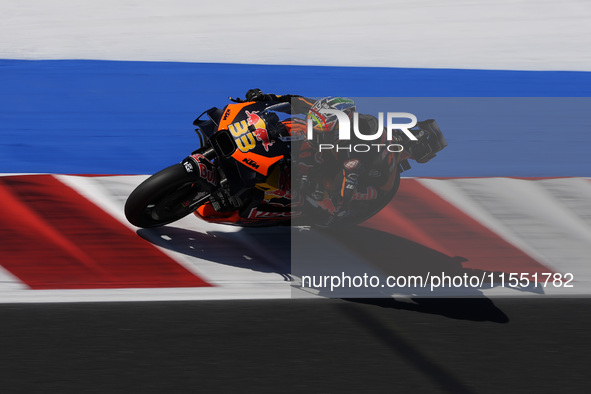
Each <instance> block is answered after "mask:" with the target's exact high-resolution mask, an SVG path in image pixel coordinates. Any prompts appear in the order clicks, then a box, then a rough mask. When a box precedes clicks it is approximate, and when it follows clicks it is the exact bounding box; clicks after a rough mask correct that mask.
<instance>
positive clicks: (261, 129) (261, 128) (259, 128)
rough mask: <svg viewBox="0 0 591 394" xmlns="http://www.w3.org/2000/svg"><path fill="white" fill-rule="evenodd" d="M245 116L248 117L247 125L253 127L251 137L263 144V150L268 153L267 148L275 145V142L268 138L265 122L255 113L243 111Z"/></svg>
mask: <svg viewBox="0 0 591 394" xmlns="http://www.w3.org/2000/svg"><path fill="white" fill-rule="evenodd" d="M245 112H246V116H247V117H248V119H247V122H248V124H249V125H253V126H254V127H255V130H254V131H253V132H252V135H254V136H255V138H256V139H257V141H260V142H262V143H263V148H265V150H266V151H267V152H268V151H269V147H270V146H271V145H273V144H274V143H275V141H271V139H270V138H269V132H268V131H267V126H266V125H265V121H264V120H262V119H261V117H260V116H258V115H257V111H253V112H249V111H245Z"/></svg>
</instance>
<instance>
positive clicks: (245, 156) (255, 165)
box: [232, 149, 283, 175]
mask: <svg viewBox="0 0 591 394" xmlns="http://www.w3.org/2000/svg"><path fill="white" fill-rule="evenodd" d="M232 157H233V158H234V159H235V160H237V161H239V162H240V163H242V164H244V165H245V166H247V167H248V168H251V169H253V170H255V171H256V172H258V173H259V174H263V175H267V174H268V173H269V168H270V167H271V166H272V165H273V164H275V163H277V162H278V161H279V160H281V159H282V158H283V155H280V156H275V157H266V156H263V155H257V154H256V153H253V152H248V153H244V152H241V151H239V150H238V149H236V151H234V153H232Z"/></svg>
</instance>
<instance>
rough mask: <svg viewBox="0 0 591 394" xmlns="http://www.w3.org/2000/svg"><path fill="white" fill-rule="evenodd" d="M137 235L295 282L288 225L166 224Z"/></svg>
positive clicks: (190, 252) (199, 255) (238, 266)
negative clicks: (213, 227)
mask: <svg viewBox="0 0 591 394" xmlns="http://www.w3.org/2000/svg"><path fill="white" fill-rule="evenodd" d="M137 234H138V235H139V236H140V237H142V238H144V239H145V240H147V241H149V242H151V243H152V244H154V245H157V246H160V247H163V248H165V249H169V250H172V251H174V252H178V253H182V254H185V255H187V256H190V257H192V258H197V259H201V260H206V261H210V262H214V263H218V264H223V265H226V266H231V267H236V268H241V269H247V270H251V271H258V272H262V273H276V274H279V275H281V276H283V278H284V280H285V281H292V278H291V270H290V268H291V266H290V230H289V228H288V227H266V228H241V229H239V230H238V231H232V232H221V231H207V232H199V231H195V230H191V229H184V228H180V227H174V226H163V227H158V228H151V229H140V230H138V231H137Z"/></svg>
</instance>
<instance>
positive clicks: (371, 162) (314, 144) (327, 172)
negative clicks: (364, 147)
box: [246, 89, 445, 225]
mask: <svg viewBox="0 0 591 394" xmlns="http://www.w3.org/2000/svg"><path fill="white" fill-rule="evenodd" d="M246 101H268V102H277V103H280V102H283V103H289V104H290V106H289V108H290V110H291V114H292V115H295V114H305V115H306V121H302V120H301V119H299V118H295V117H292V118H289V119H288V120H286V121H283V122H281V123H282V125H283V126H284V127H285V129H286V132H287V133H288V134H289V135H290V136H293V135H300V136H303V135H306V131H307V129H306V127H307V120H308V119H310V120H311V121H312V122H311V124H312V125H313V129H314V132H313V139H311V140H305V141H302V142H301V143H300V144H299V145H297V146H294V144H293V143H292V160H293V163H294V164H292V172H295V173H293V174H292V180H293V181H294V185H293V190H294V194H297V193H298V192H299V194H301V195H303V196H304V198H306V199H308V202H310V203H311V204H312V205H313V206H317V207H320V208H322V209H324V210H325V211H327V212H328V213H329V216H328V218H327V223H326V224H327V225H329V224H330V223H331V222H332V221H334V220H335V219H336V218H342V217H346V216H348V215H350V214H351V211H350V205H351V202H352V201H353V200H358V199H364V200H366V201H371V200H374V199H376V198H377V197H378V194H379V193H380V188H381V189H382V190H387V189H388V188H390V187H392V183H393V178H394V177H395V176H396V175H398V176H399V173H398V174H395V172H396V171H402V169H408V168H410V166H409V165H408V160H409V159H412V160H415V161H417V162H419V163H425V162H427V161H429V160H430V159H431V158H433V157H434V156H435V153H436V152H438V151H439V150H441V149H443V147H444V144H443V143H444V142H445V141H444V140H443V143H442V141H441V138H439V137H442V136H437V135H429V134H428V133H425V132H424V131H423V130H419V131H417V133H416V134H417V135H416V136H417V137H418V138H417V141H412V140H410V139H409V138H408V137H406V136H405V135H404V134H403V133H402V132H401V131H400V130H395V133H394V135H393V139H394V142H396V143H398V144H399V145H400V146H401V149H402V150H401V151H400V152H386V151H382V152H379V151H376V152H356V151H353V150H351V149H349V150H347V149H341V150H339V149H337V150H336V151H334V150H332V151H329V152H328V153H327V152H326V151H320V150H319V149H318V148H319V146H320V145H321V144H327V145H330V146H338V145H339V143H340V141H339V140H338V135H337V134H338V133H337V130H338V122H337V117H336V116H335V115H334V114H329V113H327V112H326V110H339V111H341V112H344V113H345V114H346V115H347V116H348V117H349V119H350V120H352V119H353V113H354V112H355V110H356V105H355V102H354V101H353V100H350V99H347V98H342V97H325V98H321V99H319V100H314V99H311V98H306V97H302V96H299V95H293V94H288V95H275V94H265V93H263V92H262V91H261V90H260V89H251V90H249V91H248V92H247V93H246ZM359 129H361V130H376V129H377V119H376V118H375V117H373V116H371V115H363V114H359ZM353 142H354V141H351V143H353ZM382 142H386V141H382ZM393 165H396V166H397V167H398V166H401V167H403V168H397V169H396V170H395V171H392V170H391V169H390V170H388V167H392V166H393ZM382 174H388V175H389V178H390V179H387V178H386V179H384V178H383V177H381V175H382ZM364 175H369V176H365V177H364ZM367 179H370V181H369V182H368V181H367Z"/></svg>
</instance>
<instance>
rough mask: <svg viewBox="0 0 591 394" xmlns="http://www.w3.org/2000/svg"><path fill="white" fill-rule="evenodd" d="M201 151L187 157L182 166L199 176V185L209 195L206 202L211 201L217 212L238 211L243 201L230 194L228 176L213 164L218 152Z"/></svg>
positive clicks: (210, 150) (200, 202)
mask: <svg viewBox="0 0 591 394" xmlns="http://www.w3.org/2000/svg"><path fill="white" fill-rule="evenodd" d="M199 151H200V150H197V151H195V152H193V154H191V155H190V156H188V157H186V158H185V159H184V160H183V161H182V162H181V164H182V165H183V166H184V167H185V170H186V171H187V172H191V173H193V174H195V175H197V176H198V179H199V181H200V182H199V183H200V184H201V185H202V187H203V189H204V190H205V191H206V192H207V193H208V194H209V195H208V196H207V198H205V200H209V202H210V203H211V205H212V207H213V208H214V209H215V210H216V211H217V212H228V211H233V210H236V209H238V208H239V207H240V206H241V205H242V202H241V200H240V199H239V198H238V197H235V196H232V195H231V194H230V191H229V190H228V179H227V177H226V175H225V174H224V172H223V171H222V169H221V168H220V167H219V166H216V165H214V164H213V162H212V160H213V159H215V158H216V157H217V154H216V152H215V151H214V150H213V149H212V148H209V149H206V150H204V151H203V152H199ZM203 200H204V199H201V200H200V201H199V202H195V203H194V205H195V206H198V205H200V204H203Z"/></svg>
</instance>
